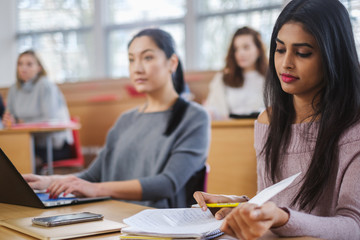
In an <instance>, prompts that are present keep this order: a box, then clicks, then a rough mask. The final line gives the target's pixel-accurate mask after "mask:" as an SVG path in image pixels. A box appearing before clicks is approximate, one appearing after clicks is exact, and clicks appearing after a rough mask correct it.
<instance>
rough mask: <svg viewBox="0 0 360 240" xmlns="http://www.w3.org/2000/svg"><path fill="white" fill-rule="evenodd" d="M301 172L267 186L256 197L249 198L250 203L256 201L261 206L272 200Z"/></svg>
mask: <svg viewBox="0 0 360 240" xmlns="http://www.w3.org/2000/svg"><path fill="white" fill-rule="evenodd" d="M300 173H301V172H299V173H297V174H295V175H292V176H291V177H288V178H285V179H284V180H281V181H280V182H278V183H276V184H274V185H271V186H270V187H267V188H265V189H264V190H262V191H261V192H259V193H258V194H256V196H255V197H253V198H252V199H250V200H249V203H254V204H257V205H259V206H261V205H262V204H264V203H265V202H267V201H268V200H270V199H271V198H272V197H274V196H275V195H276V194H278V193H279V192H281V191H282V190H284V189H285V188H287V187H288V186H289V185H290V184H291V183H292V182H293V181H294V180H295V178H297V177H298V176H299V175H300Z"/></svg>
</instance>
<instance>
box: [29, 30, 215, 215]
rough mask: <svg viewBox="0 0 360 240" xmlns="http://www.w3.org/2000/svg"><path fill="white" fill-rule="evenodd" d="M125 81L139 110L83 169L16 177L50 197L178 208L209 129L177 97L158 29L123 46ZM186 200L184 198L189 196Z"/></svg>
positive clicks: (179, 76) (172, 62)
mask: <svg viewBox="0 0 360 240" xmlns="http://www.w3.org/2000/svg"><path fill="white" fill-rule="evenodd" d="M128 57H129V71H130V79H131V81H132V83H133V84H134V86H135V88H136V90H137V91H138V92H141V93H145V94H146V97H147V101H146V103H145V104H144V105H143V106H140V107H139V108H136V109H133V110H130V111H128V112H126V113H124V114H122V116H120V118H119V119H118V120H117V122H116V123H115V125H114V127H113V128H112V129H111V130H110V132H109V133H108V136H107V139H106V143H105V146H104V148H103V149H102V151H101V152H100V154H99V155H98V157H97V158H96V159H95V160H94V161H93V163H92V164H91V166H90V167H89V168H88V169H87V170H85V171H83V172H81V173H79V174H77V175H71V176H59V175H57V176H36V175H24V178H25V179H26V180H27V181H28V183H29V184H30V185H31V186H32V187H33V188H35V189H45V188H47V189H48V190H49V192H50V194H51V196H52V197H56V196H58V195H59V194H60V193H61V192H64V194H65V195H66V194H68V193H73V194H75V195H77V196H86V197H93V196H111V197H112V198H115V199H123V200H131V201H135V202H137V203H140V204H143V205H147V206H152V207H162V208H165V207H185V206H186V198H187V193H186V184H187V183H188V181H189V179H190V178H191V177H192V176H193V175H194V174H195V173H196V172H198V171H199V170H201V169H202V168H203V167H204V164H205V160H206V157H207V153H208V146H209V134H210V121H209V117H208V115H207V113H206V112H205V110H204V109H203V108H202V107H201V106H200V105H198V104H196V103H193V102H187V101H185V100H183V99H182V98H181V97H179V94H180V93H181V92H182V91H183V89H184V80H183V73H182V69H181V65H180V61H179V59H178V57H177V55H176V54H175V49H174V42H173V39H172V37H171V36H170V35H169V34H168V33H166V32H164V31H162V30H160V29H145V30H143V31H141V32H139V33H138V34H137V35H136V36H135V37H134V38H133V39H132V40H131V41H130V43H129V45H128ZM191 195H192V194H191Z"/></svg>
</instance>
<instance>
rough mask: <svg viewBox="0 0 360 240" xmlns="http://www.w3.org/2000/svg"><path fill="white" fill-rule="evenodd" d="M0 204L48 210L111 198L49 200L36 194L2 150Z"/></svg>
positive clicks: (40, 194)
mask: <svg viewBox="0 0 360 240" xmlns="http://www.w3.org/2000/svg"><path fill="white" fill-rule="evenodd" d="M0 192H1V194H0V203H9V204H16V205H22V206H28V207H36V208H48V207H56V206H64V205H72V204H79V203H85V202H94V201H100V200H106V199H110V197H95V198H77V197H66V198H58V199H49V194H47V193H35V191H34V190H33V189H32V188H31V187H30V186H29V184H28V183H27V182H26V181H25V180H24V178H23V177H22V176H21V174H20V173H19V172H18V170H17V169H16V168H15V166H14V165H13V164H12V162H11V161H10V159H9V158H8V157H7V156H6V155H5V153H4V152H3V151H2V149H1V148H0Z"/></svg>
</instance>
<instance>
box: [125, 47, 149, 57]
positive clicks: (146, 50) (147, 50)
mask: <svg viewBox="0 0 360 240" xmlns="http://www.w3.org/2000/svg"><path fill="white" fill-rule="evenodd" d="M146 52H154V49H150V48H149V49H145V50H144V51H142V52H141V53H140V55H142V54H144V53H146ZM129 55H134V54H133V53H129Z"/></svg>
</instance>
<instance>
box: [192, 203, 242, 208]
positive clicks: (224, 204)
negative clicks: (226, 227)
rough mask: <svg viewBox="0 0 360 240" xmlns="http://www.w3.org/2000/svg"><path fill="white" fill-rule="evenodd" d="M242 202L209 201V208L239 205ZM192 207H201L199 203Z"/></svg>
mask: <svg viewBox="0 0 360 240" xmlns="http://www.w3.org/2000/svg"><path fill="white" fill-rule="evenodd" d="M239 204H240V203H207V204H206V206H208V207H209V208H224V207H237V206H238V205H239ZM191 207H193V208H199V207H200V206H199V204H194V205H192V206H191Z"/></svg>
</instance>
